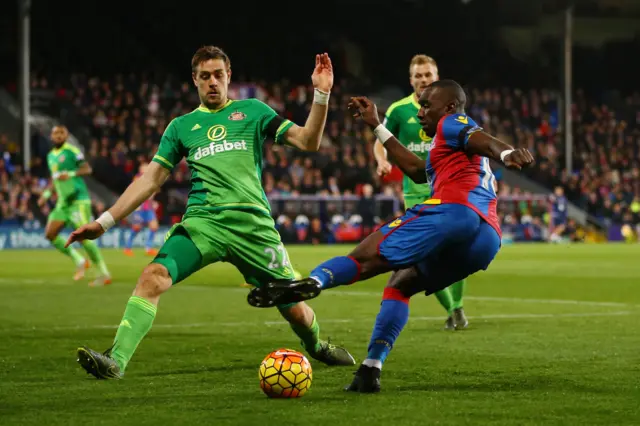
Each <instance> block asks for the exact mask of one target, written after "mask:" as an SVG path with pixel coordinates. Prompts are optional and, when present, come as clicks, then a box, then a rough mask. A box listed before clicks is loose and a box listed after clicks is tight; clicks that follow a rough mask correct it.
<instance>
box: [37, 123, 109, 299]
mask: <svg viewBox="0 0 640 426" xmlns="http://www.w3.org/2000/svg"><path fill="white" fill-rule="evenodd" d="M68 137H69V131H68V130H67V128H66V127H64V126H54V127H53V129H52V130H51V141H52V142H53V149H52V150H51V151H50V152H49V154H48V155H47V165H48V166H49V171H50V172H51V180H52V182H53V188H54V189H55V192H56V195H57V197H58V199H57V202H56V206H55V208H54V209H53V210H52V211H51V213H50V214H49V218H48V220H47V227H46V229H45V236H46V237H47V239H48V240H49V241H51V244H53V246H54V247H55V248H56V249H58V251H60V253H62V254H64V255H66V256H69V257H70V258H71V259H72V260H73V262H74V263H75V265H76V273H75V275H74V277H73V279H74V280H76V281H77V280H80V279H82V278H83V277H84V273H85V269H86V268H88V266H89V263H88V262H87V261H86V260H85V258H84V257H82V255H81V254H80V253H78V252H77V251H76V250H75V249H74V248H73V247H65V241H64V238H62V237H61V236H60V231H62V229H63V228H64V227H65V226H67V225H68V226H70V227H73V228H78V227H80V226H82V225H85V224H87V223H89V222H91V220H92V219H93V218H92V215H91V198H90V197H89V191H88V190H87V185H86V184H85V183H84V179H83V178H82V177H83V176H88V175H90V174H91V166H90V165H89V164H88V163H87V162H86V161H85V159H84V156H83V154H82V152H80V150H79V149H78V148H76V147H75V146H73V145H71V144H70V143H68V142H67V138H68ZM51 194H52V192H51V190H50V189H47V190H45V191H44V192H43V193H42V196H41V197H40V200H38V204H39V205H41V206H42V205H44V203H45V202H46V200H47V199H49V197H51ZM82 246H83V247H84V249H85V251H86V252H87V254H88V255H89V258H90V259H91V261H92V262H93V264H94V265H95V266H97V267H98V269H99V270H100V273H99V275H98V276H97V277H96V279H95V280H94V281H91V282H90V283H89V285H90V286H92V287H93V286H102V285H107V284H110V283H111V274H110V273H109V270H108V269H107V265H106V264H105V263H104V260H103V259H102V255H101V254H100V250H99V249H98V246H97V245H96V243H94V242H93V241H83V242H82Z"/></svg>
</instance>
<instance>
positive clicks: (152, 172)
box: [66, 162, 170, 246]
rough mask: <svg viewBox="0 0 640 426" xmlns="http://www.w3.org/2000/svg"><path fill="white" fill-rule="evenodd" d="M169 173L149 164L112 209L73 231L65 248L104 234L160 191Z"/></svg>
mask: <svg viewBox="0 0 640 426" xmlns="http://www.w3.org/2000/svg"><path fill="white" fill-rule="evenodd" d="M169 173H170V171H169V170H168V169H166V168H164V167H162V166H161V165H159V164H158V163H155V162H152V163H150V164H149V165H148V166H147V169H146V170H145V172H144V174H143V175H142V176H141V177H140V178H139V179H136V180H134V181H133V182H132V183H131V184H130V185H129V186H128V187H127V189H125V191H124V192H123V193H122V195H121V196H120V198H118V201H116V203H115V204H114V205H113V207H111V208H110V209H109V210H108V211H106V212H105V213H103V214H102V216H100V217H99V218H98V219H97V220H95V221H93V222H91V223H89V224H87V225H83V226H81V227H80V228H78V229H76V230H75V231H73V232H72V233H71V235H70V236H69V239H68V240H67V244H66V246H69V245H70V244H71V243H73V242H74V241H82V240H94V239H96V238H98V237H99V236H100V235H102V234H104V232H105V231H106V230H107V229H109V228H110V227H112V226H113V225H115V224H116V223H117V222H118V221H120V220H122V219H124V218H125V217H127V216H129V215H130V214H131V212H133V211H134V210H135V209H137V208H138V207H139V206H140V204H142V203H143V202H144V201H145V200H146V199H148V198H149V197H150V196H151V195H152V194H153V193H155V192H157V191H158V190H160V187H161V186H162V184H163V183H164V182H165V181H166V180H167V177H169Z"/></svg>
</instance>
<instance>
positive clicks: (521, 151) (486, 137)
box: [466, 131, 535, 170]
mask: <svg viewBox="0 0 640 426" xmlns="http://www.w3.org/2000/svg"><path fill="white" fill-rule="evenodd" d="M466 151H467V152H468V153H470V154H475V155H481V156H483V157H488V158H491V159H492V160H495V161H498V162H503V163H504V165H505V166H507V167H508V168H510V169H517V170H521V169H522V168H523V167H529V166H531V165H533V164H534V163H535V160H534V159H533V155H531V153H530V152H529V150H528V149H526V148H518V149H514V148H513V147H512V146H511V145H509V144H506V143H504V142H502V141H501V140H499V139H496V138H494V137H493V136H491V135H490V134H488V133H487V132H483V131H477V132H474V133H472V134H471V136H469V141H468V142H467V145H466Z"/></svg>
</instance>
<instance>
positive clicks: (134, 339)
mask: <svg viewBox="0 0 640 426" xmlns="http://www.w3.org/2000/svg"><path fill="white" fill-rule="evenodd" d="M156 311H157V308H156V306H155V305H154V304H153V303H151V302H149V301H148V300H147V299H144V298H142V297H138V296H131V298H130V299H129V301H128V302H127V307H126V309H125V311H124V316H123V317H122V321H121V322H120V326H119V327H118V331H117V332H116V338H115V340H114V345H113V349H112V350H111V357H112V358H113V359H114V360H115V361H116V362H117V363H118V366H119V367H120V371H121V372H124V370H125V368H127V364H128V363H129V360H130V359H131V357H132V356H133V353H134V352H135V351H136V348H137V347H138V345H139V344H140V342H141V341H142V339H143V338H144V336H146V334H147V333H148V332H149V330H150V329H151V325H152V324H153V320H154V318H155V317H156Z"/></svg>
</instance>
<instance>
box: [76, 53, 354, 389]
mask: <svg viewBox="0 0 640 426" xmlns="http://www.w3.org/2000/svg"><path fill="white" fill-rule="evenodd" d="M191 67H192V78H193V82H194V84H195V86H196V87H197V89H198V95H199V97H200V101H201V105H200V106H199V107H198V108H197V109H195V110H194V111H193V112H191V113H189V114H186V115H183V116H180V117H178V118H176V119H174V120H173V121H172V122H171V123H169V125H168V126H167V128H166V130H165V132H164V135H163V136H162V139H161V141H160V146H159V149H158V152H157V153H156V155H155V156H154V157H153V161H152V163H151V164H149V166H148V167H147V169H146V171H145V172H144V174H143V175H142V176H141V177H140V178H139V179H136V180H135V181H134V182H133V183H132V184H131V185H130V186H129V187H128V188H127V189H126V190H125V192H124V193H123V194H122V195H121V196H120V198H119V199H118V201H116V203H115V204H114V206H113V207H111V208H110V209H109V210H108V211H107V212H105V213H104V214H103V215H102V216H100V217H99V218H98V219H97V220H96V221H95V222H92V223H90V224H88V225H85V226H83V227H81V228H80V229H78V230H76V231H75V232H73V233H72V234H71V236H70V237H69V241H68V242H67V244H69V243H71V242H73V241H79V240H85V239H95V238H98V237H99V236H100V235H102V234H103V233H104V232H105V231H106V230H107V229H109V228H110V227H111V226H113V225H114V224H115V222H117V221H119V220H121V219H122V218H124V217H126V216H127V215H129V214H130V213H131V212H132V211H134V210H135V209H136V208H137V207H138V206H139V205H140V204H141V203H142V202H143V201H144V200H146V199H147V198H149V196H150V195H151V194H153V193H154V192H156V191H158V190H159V189H160V186H161V185H162V184H163V183H164V181H165V180H166V179H167V178H168V177H169V174H170V172H171V170H172V169H173V167H174V166H175V165H176V164H178V162H179V161H181V159H182V158H186V160H187V164H188V166H189V169H190V170H191V192H190V193H189V200H188V202H187V210H186V213H185V214H184V216H183V218H182V222H180V223H179V224H177V225H175V226H174V227H173V228H172V229H171V230H170V231H169V233H168V235H167V239H166V241H165V243H164V245H163V246H162V248H161V249H160V251H159V253H158V255H157V256H156V258H155V259H154V260H153V261H152V262H151V264H150V265H148V266H147V267H146V268H145V269H144V271H143V272H142V274H141V276H140V278H139V279H138V283H137V285H136V287H135V290H134V291H133V296H132V297H131V298H130V299H129V302H128V303H127V306H126V309H125V312H124V317H123V318H122V321H121V322H120V326H119V328H118V331H117V332H116V336H115V340H114V342H113V346H112V348H111V349H109V350H107V351H106V352H104V353H99V352H96V351H94V350H92V349H89V348H86V347H81V348H79V349H78V362H79V363H80V364H81V366H82V367H83V368H84V369H85V370H86V371H87V372H88V373H90V374H92V375H93V376H95V377H96V378H99V379H117V378H120V377H121V376H122V374H123V373H124V371H125V369H126V367H127V364H128V363H129V360H130V359H131V357H132V356H133V353H134V351H135V350H136V348H137V346H138V344H139V343H140V341H142V339H143V338H144V336H145V335H146V334H147V332H148V331H149V330H150V329H151V325H152V323H153V320H154V318H155V316H156V310H157V305H158V301H159V299H160V295H161V294H162V293H164V292H165V291H167V290H169V289H170V288H171V286H172V285H174V284H177V283H179V282H180V281H182V280H184V279H185V278H187V277H188V276H189V275H191V274H193V273H194V272H196V271H198V270H199V269H201V268H203V267H205V266H207V265H209V264H212V263H215V262H229V263H231V264H233V265H235V266H236V268H238V270H240V272H241V273H242V274H243V275H244V278H245V281H246V282H247V283H250V284H253V285H255V286H260V285H261V283H266V282H270V281H273V280H274V279H275V280H293V279H294V272H293V268H292V266H291V264H290V263H289V258H288V255H287V251H286V249H285V248H284V246H283V245H282V242H281V240H280V236H279V234H278V232H277V230H276V229H275V223H274V221H273V219H272V217H271V213H270V207H269V203H268V201H267V197H266V196H265V193H264V190H263V189H262V184H261V176H260V175H261V167H262V157H263V153H262V145H263V142H264V140H265V139H266V138H267V137H271V138H272V139H274V140H275V142H276V143H278V144H284V143H286V144H288V145H291V146H293V147H296V148H298V149H301V150H303V151H317V150H318V148H319V146H320V140H321V137H322V133H323V129H324V126H325V122H326V119H327V105H328V101H329V93H330V91H331V88H332V87H333V68H332V65H331V60H330V59H329V56H328V55H327V54H326V53H325V54H322V55H317V56H316V65H315V69H314V71H313V74H312V76H311V80H312V82H313V86H314V88H315V95H314V102H313V105H312V107H311V111H310V113H309V117H308V118H307V121H306V123H305V125H304V127H300V126H298V125H296V124H294V123H292V122H291V121H289V120H286V119H284V118H282V117H280V116H279V115H278V114H277V113H276V112H275V111H274V110H273V109H271V108H270V107H269V106H268V105H266V104H264V103H262V102H260V101H258V100H256V99H246V100H230V99H228V97H227V89H228V85H229V81H230V77H231V64H230V61H229V58H228V56H227V55H226V54H225V53H224V52H223V51H222V50H221V49H219V48H217V47H214V46H205V47H202V48H200V49H199V50H198V51H197V52H196V53H195V55H194V56H193V58H192V61H191ZM278 309H279V311H280V313H281V314H282V316H283V317H284V318H285V319H286V320H287V321H288V322H289V323H290V325H291V328H292V329H293V331H294V332H295V333H296V334H297V335H298V337H299V338H300V339H301V341H302V346H303V347H304V348H305V350H306V351H307V352H308V353H309V355H310V356H311V357H312V358H314V359H316V360H319V361H321V362H324V363H325V364H328V365H354V364H355V360H354V359H353V357H352V356H351V354H349V352H348V351H347V350H346V349H344V348H341V347H338V346H334V345H331V344H329V343H328V342H327V341H324V340H321V339H320V336H319V327H318V323H317V322H316V318H315V314H314V312H313V310H312V309H311V308H310V307H309V306H308V305H306V304H304V303H295V304H291V305H285V306H278Z"/></svg>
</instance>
